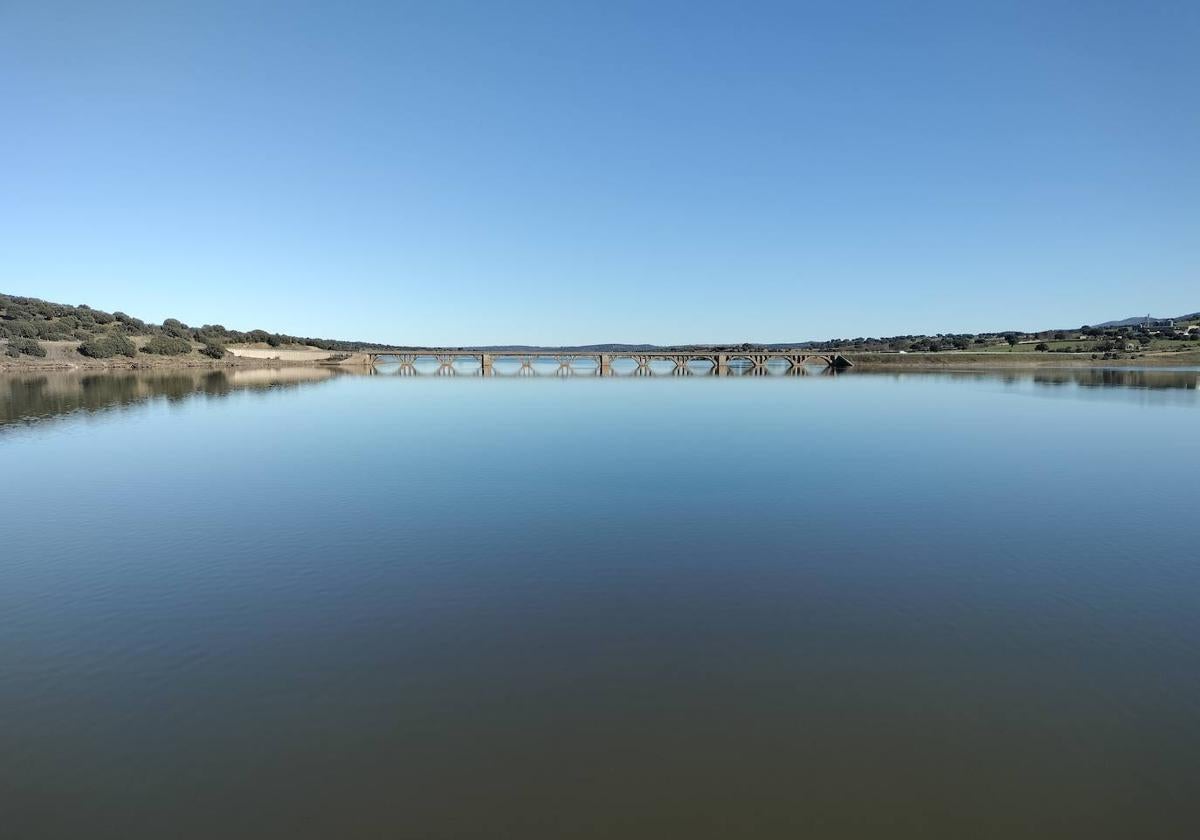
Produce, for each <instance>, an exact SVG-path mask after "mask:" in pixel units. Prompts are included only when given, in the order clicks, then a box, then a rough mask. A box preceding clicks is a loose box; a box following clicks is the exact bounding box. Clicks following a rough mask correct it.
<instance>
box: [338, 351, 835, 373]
mask: <svg viewBox="0 0 1200 840" xmlns="http://www.w3.org/2000/svg"><path fill="white" fill-rule="evenodd" d="M358 358H360V356H358V355H357V354H356V357H355V360H357V359H358ZM361 358H362V359H363V361H364V362H365V363H366V364H368V365H370V366H371V369H372V370H374V368H375V366H376V365H378V364H379V363H380V362H390V363H393V364H399V366H400V367H399V370H398V371H397V372H398V373H399V374H400V375H407V376H413V375H417V374H419V373H421V372H423V371H421V370H419V369H418V368H423V369H425V370H424V372H428V373H432V374H435V375H440V376H451V375H455V374H462V375H465V376H472V375H475V376H503V375H509V376H534V375H537V374H538V372H539V370H540V371H541V372H549V371H547V368H549V369H551V370H552V371H553V372H554V373H557V374H558V375H560V376H567V375H583V376H622V375H624V376H655V375H657V376H705V375H709V376H728V375H749V376H765V375H768V374H773V373H784V374H792V375H803V374H806V373H808V372H809V369H810V367H814V366H815V367H817V368H818V369H819V370H820V372H824V373H833V372H836V371H838V370H842V369H844V368H848V367H852V366H853V363H852V362H851V361H850V360H849V359H847V358H846V357H845V356H843V355H841V354H840V353H829V352H809V351H804V350H729V351H725V350H722V351H720V352H717V351H711V350H639V351H636V352H624V351H616V352H605V353H599V352H594V351H561V350H546V351H541V352H533V351H527V350H521V351H517V350H511V351H510V350H492V351H487V352H483V351H474V350H455V349H450V348H431V349H423V350H394V351H393V350H388V351H374V352H370V353H364V354H361ZM434 365H436V369H433V368H434Z"/></svg>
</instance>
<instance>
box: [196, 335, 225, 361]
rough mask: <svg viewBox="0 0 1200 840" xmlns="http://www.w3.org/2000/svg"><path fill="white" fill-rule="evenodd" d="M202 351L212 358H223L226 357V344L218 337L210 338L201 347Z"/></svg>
mask: <svg viewBox="0 0 1200 840" xmlns="http://www.w3.org/2000/svg"><path fill="white" fill-rule="evenodd" d="M200 352H201V353H203V354H204V355H205V356H208V357H210V358H213V359H221V358H224V357H225V345H224V344H222V343H221V342H219V341H217V340H216V339H211V338H210V339H208V340H206V341H205V342H204V346H203V347H202V348H200Z"/></svg>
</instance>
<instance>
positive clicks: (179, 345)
mask: <svg viewBox="0 0 1200 840" xmlns="http://www.w3.org/2000/svg"><path fill="white" fill-rule="evenodd" d="M142 352H143V353H153V354H155V355H157V356H182V355H184V354H186V353H191V352H192V343H191V342H190V341H188V340H187V339H186V338H179V337H177V336H170V335H156V336H153V337H151V339H150V340H149V341H147V342H146V343H145V344H144V345H142Z"/></svg>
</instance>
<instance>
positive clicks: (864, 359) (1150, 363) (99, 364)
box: [0, 342, 1200, 373]
mask: <svg viewBox="0 0 1200 840" xmlns="http://www.w3.org/2000/svg"><path fill="white" fill-rule="evenodd" d="M45 344H46V347H47V349H48V350H49V353H48V354H47V356H46V357H45V358H34V357H29V356H22V357H21V358H16V359H14V358H11V357H8V356H3V355H0V373H23V372H36V371H92V372H102V371H137V370H226V369H238V368H286V367H330V368H341V369H347V370H354V369H357V368H365V367H366V358H365V356H363V355H362V354H357V353H351V354H331V353H328V352H324V351H316V350H308V349H299V348H293V349H283V348H280V349H278V350H274V349H272V350H266V349H261V348H240V347H234V348H230V351H231V352H230V353H229V354H228V355H226V356H225V358H223V359H211V358H208V357H207V356H203V355H201V354H200V353H199V352H193V353H191V354H189V355H186V356H156V355H151V354H139V355H138V356H136V357H134V358H126V357H119V358H111V359H91V358H88V357H86V356H82V355H80V354H79V353H78V352H76V351H75V345H74V344H70V343H67V342H63V343H61V346H58V345H56V343H53V342H46V343H45ZM417 352H419V351H417ZM464 352H470V351H464ZM535 352H536V351H531V354H533V353H535ZM543 352H545V353H546V354H547V355H553V354H554V352H555V351H554V350H551V349H547V350H545V351H543ZM834 352H836V351H834ZM615 355H620V354H615ZM844 355H845V356H846V358H848V359H849V360H850V361H851V362H853V363H854V367H855V368H856V369H861V370H911V371H916V370H968V371H969V370H993V369H1022V368H1025V369H1050V368H1111V367H1130V368H1136V367H1197V366H1200V350H1187V351H1184V352H1165V353H1164V352H1158V353H1145V354H1140V353H1139V354H1136V355H1135V356H1134V358H1129V357H1128V356H1125V357H1124V358H1118V359H1104V358H1092V357H1091V356H1090V355H1088V354H1082V353H1081V354H1074V353H1037V352H1030V353H964V352H953V351H950V352H946V351H943V352H939V353H905V354H900V353H853V352H851V353H845V354H844Z"/></svg>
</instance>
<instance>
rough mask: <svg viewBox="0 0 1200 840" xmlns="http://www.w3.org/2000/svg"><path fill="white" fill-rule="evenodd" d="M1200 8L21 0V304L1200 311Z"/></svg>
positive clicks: (674, 329) (7, 183)
mask: <svg viewBox="0 0 1200 840" xmlns="http://www.w3.org/2000/svg"><path fill="white" fill-rule="evenodd" d="M1198 44H1200V3H1197V2H1195V0H1186V2H1175V3H1172V2H1165V3H1160V2H1153V0H1148V1H1146V2H1125V3H1120V2H1107V3H1106V2H1087V3H1082V2H1081V3H1056V2H1048V0H1038V2H1029V3H1018V2H997V3H990V4H989V3H975V2H961V0H956V2H944V3H924V2H881V3H869V2H845V0H842V2H828V3H801V2H792V3H753V2H728V3H705V2H697V1H696V0H688V2H658V3H654V2H639V3H623V2H614V1H613V0H605V1H604V2H594V3H585V2H566V1H565V0H564V2H554V3H552V2H543V3H528V2H517V0H505V2H483V0H480V2H471V3H454V2H442V0H438V1H437V2H424V3H404V2H377V3H371V2H354V3H350V2H328V3H313V2H304V0H295V2H286V3H285V2H279V3H264V2H254V0H240V1H239V2H216V0H203V1H201V0H196V2H192V3H179V2H169V0H164V2H136V3H131V2H120V0H108V2H90V1H89V0H82V1H81V2H74V3H62V2H56V1H55V0H28V1H26V0H0V90H2V91H3V99H2V102H3V110H2V112H0V113H2V114H3V129H2V130H0V290H3V291H7V292H10V293H15V294H26V295H32V296H37V297H43V298H47V299H50V300H56V301H62V302H67V303H88V304H90V305H92V306H95V307H98V308H104V309H109V310H112V309H121V310H124V311H127V312H129V313H131V314H134V315H138V316H140V317H143V318H147V319H151V320H160V319H162V318H164V317H177V318H180V319H182V320H184V321H187V322H188V323H195V324H200V323H222V324H225V325H226V326H228V327H231V328H241V329H248V328H254V327H263V328H267V329H272V330H279V331H284V332H291V333H299V334H308V335H323V336H335V337H343V338H360V339H371V340H380V341H397V342H405V343H408V342H411V343H447V344H458V343H491V342H539V343H574V342H593V341H657V342H678V341H748V340H771V341H787V340H796V339H808V338H824V337H829V336H855V335H880V334H888V335H890V334H895V333H907V332H942V331H958V330H966V331H978V330H988V329H1006V328H1031V329H1032V328H1040V327H1059V326H1071V325H1078V324H1080V323H1083V322H1089V321H1090V322H1095V321H1100V320H1104V319H1107V318H1118V317H1124V316H1128V315H1132V314H1142V313H1145V312H1147V311H1151V312H1153V313H1154V314H1155V315H1175V314H1180V313H1181V312H1183V311H1191V310H1196V309H1200V47H1198V46H1197V45H1198Z"/></svg>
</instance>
